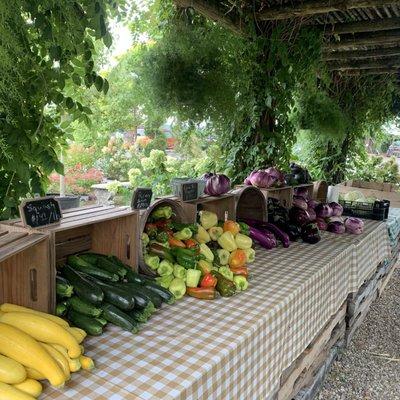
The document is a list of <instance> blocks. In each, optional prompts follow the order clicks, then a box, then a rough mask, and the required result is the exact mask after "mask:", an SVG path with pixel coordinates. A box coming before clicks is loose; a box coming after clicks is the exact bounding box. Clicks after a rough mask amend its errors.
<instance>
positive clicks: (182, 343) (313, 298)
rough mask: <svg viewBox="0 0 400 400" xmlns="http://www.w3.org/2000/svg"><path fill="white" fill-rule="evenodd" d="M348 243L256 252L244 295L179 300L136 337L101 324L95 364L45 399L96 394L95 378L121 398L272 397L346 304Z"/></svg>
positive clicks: (93, 346)
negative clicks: (122, 393) (285, 373)
mask: <svg viewBox="0 0 400 400" xmlns="http://www.w3.org/2000/svg"><path fill="white" fill-rule="evenodd" d="M353 247H354V245H353V244H351V243H349V241H347V242H344V241H337V242H335V241H331V242H330V241H328V240H327V239H326V238H325V239H324V240H322V241H321V242H320V243H319V244H317V245H315V246H312V245H307V244H303V243H294V244H292V246H291V247H290V248H289V249H283V248H281V247H280V248H277V249H274V250H271V251H265V250H263V249H257V250H258V251H257V260H256V262H255V263H254V264H252V268H251V271H252V274H253V277H254V278H253V279H252V280H251V288H250V289H249V290H248V291H247V292H244V293H241V294H240V295H237V296H235V297H232V298H229V299H222V298H221V299H218V300H215V301H209V302H207V301H199V300H196V299H193V298H185V299H183V300H182V301H179V302H177V303H176V304H175V305H174V306H170V307H165V309H163V310H162V311H160V312H158V313H157V314H156V315H155V316H154V317H153V319H152V320H151V322H150V323H149V324H147V325H146V326H145V327H144V328H143V330H142V331H141V332H140V334H138V335H131V334H129V333H126V332H121V331H120V330H118V329H109V330H108V331H107V333H106V334H105V335H103V336H101V337H97V338H90V339H89V340H87V343H86V347H87V351H88V353H89V355H90V356H92V357H94V359H95V360H96V363H97V369H96V370H95V371H94V372H93V373H92V375H87V374H85V375H84V376H85V381H84V382H82V384H79V382H77V381H75V379H74V380H72V382H70V383H68V385H67V387H66V388H64V389H63V390H59V391H58V390H55V389H51V391H50V392H48V391H46V392H45V396H44V398H45V399H65V398H73V397H77V396H78V395H80V396H81V398H85V399H88V400H89V399H97V398H98V397H97V392H96V388H98V387H99V386H103V384H104V387H105V388H108V387H109V386H108V385H110V384H111V385H112V386H114V387H115V394H118V393H119V391H125V393H130V394H129V395H128V394H126V396H127V397H124V398H126V399H141V400H147V399H163V400H168V399H261V398H262V399H268V398H271V397H273V396H274V395H275V393H276V391H277V390H278V388H279V385H280V377H281V374H282V372H283V371H284V370H285V369H286V368H287V367H288V366H290V364H291V363H292V362H293V361H294V360H295V359H296V358H297V357H298V356H299V355H300V354H301V353H302V352H303V350H304V349H305V348H306V347H307V346H308V345H309V343H310V342H311V341H312V340H313V338H314V337H315V336H316V335H317V334H318V332H319V331H320V330H321V329H322V328H323V327H324V325H325V324H326V323H327V321H328V320H329V319H330V317H331V316H332V315H333V314H334V313H336V312H337V310H338V309H339V307H340V306H341V305H342V304H343V302H344V301H345V300H346V298H347V295H348V293H349V292H350V290H351V287H350V283H351V279H350V278H351V268H349V264H350V262H351V260H352V252H353ZM95 381H96V383H95ZM88 387H90V388H91V390H90V391H89V390H88ZM110 398H111V397H110Z"/></svg>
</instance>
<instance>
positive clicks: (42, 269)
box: [0, 226, 54, 312]
mask: <svg viewBox="0 0 400 400" xmlns="http://www.w3.org/2000/svg"><path fill="white" fill-rule="evenodd" d="M53 277H54V270H53V266H52V263H51V255H50V237H49V235H48V234H44V233H38V232H31V231H29V230H28V229H24V228H19V227H12V226H10V227H7V226H3V227H0V304H2V303H14V304H18V305H21V306H24V307H30V308H33V309H35V310H39V311H44V312H49V311H51V310H52V302H51V290H52V286H53V285H52V280H53Z"/></svg>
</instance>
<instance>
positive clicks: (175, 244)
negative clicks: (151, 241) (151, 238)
mask: <svg viewBox="0 0 400 400" xmlns="http://www.w3.org/2000/svg"><path fill="white" fill-rule="evenodd" d="M168 243H169V245H170V246H171V247H181V248H182V249H185V248H186V245H185V243H183V242H182V240H179V239H175V238H174V237H170V238H169V239H168Z"/></svg>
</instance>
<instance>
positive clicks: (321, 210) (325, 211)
mask: <svg viewBox="0 0 400 400" xmlns="http://www.w3.org/2000/svg"><path fill="white" fill-rule="evenodd" d="M315 212H316V214H317V217H318V218H328V217H330V216H332V208H331V207H330V206H329V204H326V203H321V204H318V205H317V207H315Z"/></svg>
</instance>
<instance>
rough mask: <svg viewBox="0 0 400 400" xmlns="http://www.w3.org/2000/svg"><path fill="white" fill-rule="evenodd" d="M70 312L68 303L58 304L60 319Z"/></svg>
mask: <svg viewBox="0 0 400 400" xmlns="http://www.w3.org/2000/svg"><path fill="white" fill-rule="evenodd" d="M67 311H68V304H67V302H66V301H63V302H61V303H58V304H57V305H56V315H58V316H59V317H63V316H64V315H65V314H66V313H67Z"/></svg>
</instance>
